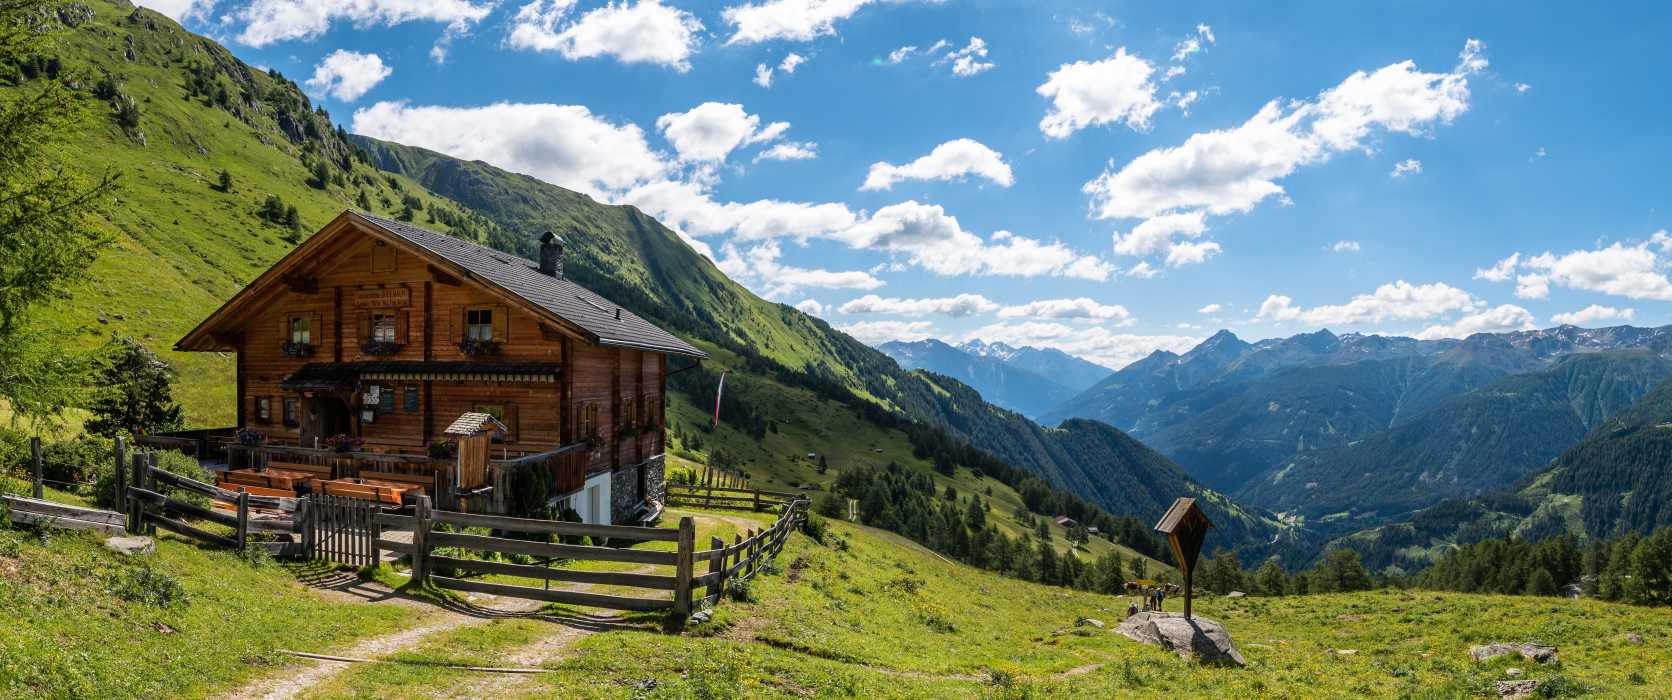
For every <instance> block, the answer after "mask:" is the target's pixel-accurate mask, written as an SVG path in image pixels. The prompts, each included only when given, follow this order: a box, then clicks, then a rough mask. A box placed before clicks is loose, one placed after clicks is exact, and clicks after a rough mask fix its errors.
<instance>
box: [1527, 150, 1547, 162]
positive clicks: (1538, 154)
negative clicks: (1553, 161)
mask: <svg viewBox="0 0 1672 700" xmlns="http://www.w3.org/2000/svg"><path fill="white" fill-rule="evenodd" d="M1546 155H1548V154H1547V153H1545V151H1544V147H1543V146H1539V147H1538V150H1536V151H1533V155H1532V156H1531V157H1529V158H1528V159H1527V162H1529V163H1531V162H1533V161H1535V160H1544V157H1545V156H1546Z"/></svg>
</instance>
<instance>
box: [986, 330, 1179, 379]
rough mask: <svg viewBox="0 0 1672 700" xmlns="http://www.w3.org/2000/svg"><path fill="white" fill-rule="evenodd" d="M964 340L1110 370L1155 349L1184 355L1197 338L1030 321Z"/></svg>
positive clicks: (987, 331) (1140, 357)
mask: <svg viewBox="0 0 1672 700" xmlns="http://www.w3.org/2000/svg"><path fill="white" fill-rule="evenodd" d="M963 339H964V340H975V339H981V340H985V341H988V342H1002V343H1006V344H1009V345H1014V346H1022V345H1031V346H1034V347H1044V348H1056V349H1058V350H1061V351H1063V352H1066V353H1068V354H1070V355H1074V356H1077V357H1080V358H1082V359H1085V360H1087V361H1090V362H1095V363H1097V364H1100V365H1103V366H1104V367H1109V368H1116V369H1118V368H1120V367H1125V366H1126V365H1129V364H1131V363H1132V362H1133V361H1135V360H1140V359H1143V358H1144V357H1145V356H1146V355H1149V354H1150V353H1152V352H1155V351H1156V350H1168V351H1171V352H1185V351H1187V350H1189V349H1190V348H1192V347H1195V346H1196V344H1197V343H1200V342H1201V339H1199V338H1193V337H1189V336H1177V335H1128V334H1122V333H1115V332H1113V331H1111V330H1109V329H1107V328H1104V327H1103V326H1080V327H1075V326H1070V325H1068V324H1065V323H1051V322H1040V321H1030V322H1025V323H1003V322H1001V323H994V324H991V325H987V326H983V327H981V328H977V329H975V330H973V331H970V332H969V333H967V334H965V335H964V337H963Z"/></svg>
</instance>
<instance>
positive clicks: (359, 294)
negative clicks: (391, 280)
mask: <svg viewBox="0 0 1672 700" xmlns="http://www.w3.org/2000/svg"><path fill="white" fill-rule="evenodd" d="M354 305H355V306H357V307H359V308H362V309H401V308H406V307H408V306H411V305H412V290H410V289H407V288H406V287H391V288H388V289H357V290H355V291H354Z"/></svg>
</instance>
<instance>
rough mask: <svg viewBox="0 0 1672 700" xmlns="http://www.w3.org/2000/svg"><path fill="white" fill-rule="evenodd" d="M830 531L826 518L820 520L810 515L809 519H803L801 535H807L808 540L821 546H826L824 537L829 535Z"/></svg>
mask: <svg viewBox="0 0 1672 700" xmlns="http://www.w3.org/2000/svg"><path fill="white" fill-rule="evenodd" d="M829 531H830V528H829V526H828V525H826V524H825V522H824V518H820V517H818V516H816V515H808V516H807V517H805V518H802V519H801V534H803V535H806V536H807V539H810V540H812V541H814V542H817V543H819V544H824V536H825V535H826V534H828V533H829Z"/></svg>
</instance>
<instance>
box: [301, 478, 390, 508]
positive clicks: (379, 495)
mask: <svg viewBox="0 0 1672 700" xmlns="http://www.w3.org/2000/svg"><path fill="white" fill-rule="evenodd" d="M314 483H315V484H317V485H318V486H319V488H320V490H321V491H323V492H324V493H325V494H326V495H328V496H343V497H345V498H354V499H358V500H362V501H376V502H378V503H388V504H390V505H397V506H398V505H400V504H401V496H403V495H405V494H406V492H407V491H408V490H409V489H411V488H412V487H411V486H410V485H404V484H396V483H393V482H386V481H385V482H380V481H376V480H366V479H334V480H331V481H316V482H314Z"/></svg>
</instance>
